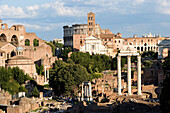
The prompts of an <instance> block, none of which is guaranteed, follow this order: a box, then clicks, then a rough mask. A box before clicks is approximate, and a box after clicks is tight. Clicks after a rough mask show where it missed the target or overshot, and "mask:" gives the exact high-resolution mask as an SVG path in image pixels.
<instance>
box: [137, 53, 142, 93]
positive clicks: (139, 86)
mask: <svg viewBox="0 0 170 113" xmlns="http://www.w3.org/2000/svg"><path fill="white" fill-rule="evenodd" d="M137 59H138V78H137V79H138V82H137V87H138V95H142V93H141V56H140V55H138V56H137Z"/></svg>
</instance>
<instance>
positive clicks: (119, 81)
mask: <svg viewBox="0 0 170 113" xmlns="http://www.w3.org/2000/svg"><path fill="white" fill-rule="evenodd" d="M117 73H118V77H117V79H118V95H122V93H121V56H119V55H118V56H117Z"/></svg>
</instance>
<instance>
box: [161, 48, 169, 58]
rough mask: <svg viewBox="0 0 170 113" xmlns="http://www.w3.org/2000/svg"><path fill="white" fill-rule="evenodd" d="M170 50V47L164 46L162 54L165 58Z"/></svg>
mask: <svg viewBox="0 0 170 113" xmlns="http://www.w3.org/2000/svg"><path fill="white" fill-rule="evenodd" d="M168 52H169V49H168V48H164V49H163V51H162V56H163V58H165V57H167V56H168Z"/></svg>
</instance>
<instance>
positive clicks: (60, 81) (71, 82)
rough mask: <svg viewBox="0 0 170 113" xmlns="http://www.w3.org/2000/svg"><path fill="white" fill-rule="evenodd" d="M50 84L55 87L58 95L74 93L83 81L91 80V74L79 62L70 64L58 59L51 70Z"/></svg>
mask: <svg viewBox="0 0 170 113" xmlns="http://www.w3.org/2000/svg"><path fill="white" fill-rule="evenodd" d="M51 75H52V76H50V86H51V87H52V88H54V92H55V93H56V94H57V95H61V94H65V95H70V94H74V92H75V90H76V89H78V86H79V84H80V83H82V82H83V81H87V80H90V77H91V76H90V74H89V73H88V72H87V70H86V68H84V67H83V66H81V65H79V64H69V63H65V62H63V61H60V60H58V61H56V62H55V63H54V64H53V69H52V70H51Z"/></svg>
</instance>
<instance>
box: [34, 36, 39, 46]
mask: <svg viewBox="0 0 170 113" xmlns="http://www.w3.org/2000/svg"><path fill="white" fill-rule="evenodd" d="M33 46H34V47H37V46H39V40H37V39H36V38H35V39H34V40H33Z"/></svg>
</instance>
